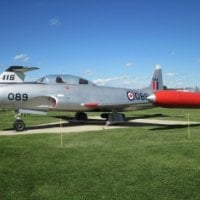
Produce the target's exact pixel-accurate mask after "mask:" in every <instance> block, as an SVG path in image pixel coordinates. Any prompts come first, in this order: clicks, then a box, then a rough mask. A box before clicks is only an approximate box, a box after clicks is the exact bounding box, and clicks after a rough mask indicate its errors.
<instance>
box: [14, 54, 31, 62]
mask: <svg viewBox="0 0 200 200" xmlns="http://www.w3.org/2000/svg"><path fill="white" fill-rule="evenodd" d="M14 60H16V61H22V62H26V61H28V60H30V57H29V56H28V55H26V54H17V55H16V56H14Z"/></svg>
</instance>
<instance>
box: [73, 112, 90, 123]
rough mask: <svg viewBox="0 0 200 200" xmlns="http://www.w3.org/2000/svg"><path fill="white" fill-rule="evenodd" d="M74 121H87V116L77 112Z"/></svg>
mask: <svg viewBox="0 0 200 200" xmlns="http://www.w3.org/2000/svg"><path fill="white" fill-rule="evenodd" d="M75 119H76V120H80V121H87V119H88V117H87V114H86V113H84V112H77V113H76V115H75Z"/></svg>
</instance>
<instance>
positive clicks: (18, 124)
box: [13, 119, 26, 132]
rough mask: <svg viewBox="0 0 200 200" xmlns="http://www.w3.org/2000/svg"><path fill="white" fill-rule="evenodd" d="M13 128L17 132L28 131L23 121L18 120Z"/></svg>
mask: <svg viewBox="0 0 200 200" xmlns="http://www.w3.org/2000/svg"><path fill="white" fill-rule="evenodd" d="M13 128H14V129H15V130H16V131H17V132H20V131H24V130H25V129H26V126H25V123H24V121H23V120H22V119H16V120H15V122H14V124H13Z"/></svg>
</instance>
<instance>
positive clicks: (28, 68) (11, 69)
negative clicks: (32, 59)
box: [6, 66, 39, 73]
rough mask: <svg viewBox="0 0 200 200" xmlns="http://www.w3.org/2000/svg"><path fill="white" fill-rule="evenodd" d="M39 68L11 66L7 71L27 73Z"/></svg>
mask: <svg viewBox="0 0 200 200" xmlns="http://www.w3.org/2000/svg"><path fill="white" fill-rule="evenodd" d="M37 69H39V68H38V67H25V66H10V67H9V68H8V69H7V70H6V72H21V73H25V72H28V71H33V70H37Z"/></svg>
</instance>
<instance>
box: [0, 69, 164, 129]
mask: <svg viewBox="0 0 200 200" xmlns="http://www.w3.org/2000/svg"><path fill="white" fill-rule="evenodd" d="M31 69H32V70H34V69H36V68H29V69H27V68H26V67H25V68H24V67H16V66H15V67H11V68H10V70H9V73H12V74H8V75H6V74H4V75H1V76H0V77H3V78H1V81H0V108H2V109H13V110H15V111H16V115H15V122H14V124H13V127H14V129H15V130H16V131H23V130H25V129H26V126H25V123H24V121H23V120H22V119H21V115H22V114H46V113H47V112H48V111H74V112H76V114H75V119H77V120H87V114H86V113H85V112H89V111H100V112H108V113H103V114H102V115H101V116H102V117H104V118H107V124H108V125H109V124H114V123H116V122H117V123H118V122H123V121H124V120H125V118H124V117H125V116H124V114H122V113H119V112H122V111H132V110H137V109H147V108H152V107H154V104H152V103H151V102H149V100H148V99H147V97H148V96H150V95H151V94H153V93H155V92H156V91H158V90H162V89H163V82H162V70H161V68H160V66H159V65H157V66H156V67H155V70H154V73H153V76H152V79H151V83H150V85H149V86H148V87H146V88H144V89H126V88H115V87H106V86H98V85H95V84H94V83H92V82H91V81H89V80H86V79H84V78H81V77H78V76H73V75H59V74H58V75H49V76H44V77H42V78H40V79H39V80H37V81H35V82H24V81H23V78H21V79H20V78H19V77H20V76H19V73H21V75H22V74H23V73H24V72H25V71H27V70H31ZM11 76H12V77H11ZM13 76H15V79H14V78H13ZM22 77H23V76H22ZM13 79H14V80H13ZM2 80H3V81H2ZM6 81H7V82H6Z"/></svg>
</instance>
